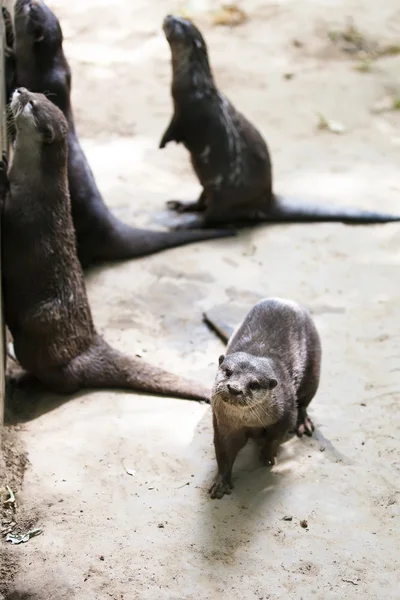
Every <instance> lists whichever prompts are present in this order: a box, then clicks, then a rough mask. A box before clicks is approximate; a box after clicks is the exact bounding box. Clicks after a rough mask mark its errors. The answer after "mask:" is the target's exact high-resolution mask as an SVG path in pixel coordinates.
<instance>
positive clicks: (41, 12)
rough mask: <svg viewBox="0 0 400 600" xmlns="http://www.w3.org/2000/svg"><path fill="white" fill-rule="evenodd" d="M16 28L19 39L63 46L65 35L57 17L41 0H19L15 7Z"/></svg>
mask: <svg viewBox="0 0 400 600" xmlns="http://www.w3.org/2000/svg"><path fill="white" fill-rule="evenodd" d="M14 28H15V36H16V40H17V44H18V41H19V40H21V39H23V40H24V41H25V42H30V43H31V44H32V45H33V44H41V45H42V46H53V47H54V46H55V47H61V46H62V42H63V35H62V31H61V27H60V23H59V22H58V19H57V17H56V16H55V15H54V13H52V11H51V10H50V8H49V7H48V6H46V4H45V3H44V2H41V0H17V1H16V3H15V7H14Z"/></svg>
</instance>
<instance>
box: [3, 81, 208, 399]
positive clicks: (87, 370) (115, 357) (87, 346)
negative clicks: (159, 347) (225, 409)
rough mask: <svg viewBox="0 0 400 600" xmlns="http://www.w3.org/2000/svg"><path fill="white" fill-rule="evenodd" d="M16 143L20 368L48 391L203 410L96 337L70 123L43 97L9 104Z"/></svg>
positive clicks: (182, 382)
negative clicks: (74, 214)
mask: <svg viewBox="0 0 400 600" xmlns="http://www.w3.org/2000/svg"><path fill="white" fill-rule="evenodd" d="M11 110H12V113H13V115H14V121H15V129H16V139H15V143H14V152H13V160H12V164H11V167H10V169H9V173H8V174H7V160H6V156H5V155H4V156H3V160H2V162H1V163H0V199H1V206H0V208H1V209H2V210H3V217H2V225H3V228H2V244H3V249H2V260H3V267H2V268H3V283H4V285H3V292H4V312H5V321H6V324H7V326H8V327H9V330H10V332H11V335H12V337H13V340H14V351H15V355H16V358H17V359H18V361H19V363H20V365H21V366H22V367H23V369H25V371H27V373H28V374H30V375H33V376H34V377H35V378H36V379H38V380H39V381H40V382H41V383H42V384H43V385H44V386H46V387H47V388H48V389H50V390H51V391H54V392H56V393H60V394H71V393H74V392H77V391H78V390H80V389H82V388H117V387H118V388H125V389H130V390H139V391H143V392H150V393H151V392H153V393H156V394H162V395H169V396H175V397H178V398H187V399H193V400H205V399H207V397H209V392H208V390H207V389H205V388H204V387H203V386H202V385H201V384H199V383H196V382H194V381H190V380H187V379H184V378H181V377H178V376H176V375H173V374H172V373H168V372H166V371H164V370H162V369H159V368H157V367H153V366H151V365H149V364H146V363H145V362H143V361H142V360H140V359H133V358H128V357H127V356H124V355H123V354H121V353H120V352H118V351H116V350H114V349H113V348H111V347H110V346H109V345H108V344H107V343H106V342H105V341H104V340H103V338H102V337H101V336H100V335H99V334H98V333H97V332H96V330H95V327H94V324H93V320H92V315H91V311H90V307H89V302H88V298H87V293H86V288H85V283H84V278H83V271H82V267H81V265H80V263H79V260H78V257H77V250H76V236H75V231H74V227H73V223H72V218H71V210H70V198H69V192H68V167H67V164H68V143H67V138H68V123H67V121H66V119H65V117H64V116H63V113H62V112H61V110H60V109H59V108H57V107H56V106H55V104H53V103H52V102H50V100H48V99H47V98H46V97H45V96H44V95H42V94H34V93H31V92H29V91H27V90H26V89H25V88H19V89H17V90H16V91H15V92H14V93H13V96H12V101H11Z"/></svg>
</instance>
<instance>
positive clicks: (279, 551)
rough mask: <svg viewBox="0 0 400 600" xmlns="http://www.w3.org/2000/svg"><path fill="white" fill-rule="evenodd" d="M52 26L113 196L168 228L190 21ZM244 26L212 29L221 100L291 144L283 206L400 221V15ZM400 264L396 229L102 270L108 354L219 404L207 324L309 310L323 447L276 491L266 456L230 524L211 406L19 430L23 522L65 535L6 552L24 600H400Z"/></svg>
mask: <svg viewBox="0 0 400 600" xmlns="http://www.w3.org/2000/svg"><path fill="white" fill-rule="evenodd" d="M49 4H50V6H51V7H52V8H53V9H54V10H55V11H56V12H57V14H58V16H59V18H60V19H61V23H62V26H63V30H64V35H65V50H66V53H67V56H68V58H69V61H70V63H71V67H72V72H73V103H74V110H75V118H76V123H77V127H78V131H79V134H80V137H81V140H82V142H83V145H84V148H85V150H86V152H87V155H88V158H89V161H90V163H91V166H92V168H93V170H94V172H95V175H96V178H97V182H98V184H99V187H100V189H101V190H102V192H103V194H104V197H105V199H106V201H107V203H108V204H109V205H110V206H112V207H113V210H114V211H115V213H116V214H117V215H118V216H119V217H120V218H122V219H124V220H125V221H127V222H134V223H136V224H140V225H147V226H151V227H157V226H160V223H163V222H164V219H165V211H164V203H165V200H167V199H169V198H177V197H178V198H183V199H191V198H194V197H195V196H196V195H197V194H198V193H199V186H198V184H197V181H196V179H195V176H194V174H193V172H192V170H191V167H190V164H189V157H188V154H187V152H186V151H185V149H184V148H182V147H177V146H174V145H170V146H168V148H167V149H166V150H163V151H160V150H158V149H157V146H158V142H159V139H160V137H161V135H162V133H163V131H164V129H165V127H166V125H167V124H168V121H169V118H170V115H171V99H170V93H169V85H170V77H171V68H170V52H169V48H168V45H167V43H166V41H165V39H164V37H163V34H162V31H161V22H162V19H163V17H164V16H165V14H166V13H168V12H172V13H173V12H175V11H177V10H178V9H179V8H180V6H181V5H180V4H179V3H177V2H172V1H171V2H166V1H165V0H164V1H162V0H152V1H151V2H148V1H146V2H145V1H143V0H142V1H137V2H131V1H130V0H115V1H114V2H109V1H105V0H102V1H100V2H99V0H96V2H95V1H93V0H85V1H84V2H82V1H81V0H79V1H78V0H76V1H71V0H68V1H67V0H55V1H53V2H51V3H49ZM197 4H198V3H197ZM188 6H189V10H190V5H188ZM240 6H241V8H243V9H244V10H245V11H246V13H247V15H248V20H247V22H245V23H243V24H242V25H240V26H238V27H235V28H229V27H224V26H216V25H213V23H212V19H211V17H210V16H209V15H200V16H199V17H197V16H196V18H197V22H198V24H199V25H200V26H201V28H202V30H203V32H204V34H205V37H206V40H207V42H208V45H209V51H210V57H211V62H212V66H213V69H214V72H215V76H216V79H217V82H218V84H219V86H220V87H221V88H222V90H223V91H224V92H225V93H226V94H227V95H228V97H229V98H230V99H231V100H232V101H233V102H234V103H235V105H236V106H237V108H239V109H240V110H242V111H243V112H244V113H245V114H246V115H247V116H248V117H249V118H250V119H251V120H252V121H253V122H254V123H256V124H257V126H258V127H259V128H260V130H261V131H262V133H263V134H264V135H265V137H266V139H267V140H268V143H269V147H270V150H271V153H272V157H273V163H274V176H275V189H276V192H278V193H282V194H287V195H289V194H290V195H293V196H298V197H303V198H304V197H305V198H310V199H314V200H321V201H326V202H332V203H333V202H336V203H338V204H339V203H340V204H348V205H354V206H360V207H366V208H379V209H382V210H383V209H384V210H388V211H397V212H399V211H400V110H395V109H396V108H400V91H399V90H400V78H399V73H400V55H397V54H398V53H397V52H396V48H397V49H398V48H399V44H400V10H399V5H398V2H397V1H396V0H387V1H386V2H385V3H376V2H372V0H363V1H361V0H341V1H340V0H339V1H336V2H320V1H318V0H308V1H303V2H296V1H294V0H291V1H290V0H289V1H283V0H282V1H275V2H258V1H255V0H254V1H253V0H248V1H243V2H242V3H241V4H240ZM192 9H193V3H192ZM349 17H352V18H353V29H348V18H349ZM343 32H345V34H344V35H343ZM375 42H377V44H378V46H379V48H380V50H379V51H378V50H377V47H378V46H377V45H376V43H375ZM382 49H383V50H382ZM385 49H386V51H385ZM388 49H391V51H389V50H388ZM332 123H333V125H332ZM335 123H338V124H339V126H338V125H335ZM330 129H333V131H331V130H330ZM338 130H339V131H340V132H341V133H334V131H338ZM399 244H400V227H399V225H396V224H393V225H384V226H376V227H375V226H372V227H346V226H343V225H340V224H332V225H328V224H324V225H298V226H295V225H291V226H274V227H267V226H265V227H259V228H257V229H253V230H251V231H250V230H246V231H244V232H242V233H241V234H240V236H239V238H238V239H229V240H221V241H216V242H206V243H202V244H197V245H193V246H188V247H185V248H181V249H176V250H171V251H168V252H164V253H161V254H159V255H156V256H152V257H148V258H145V259H141V260H137V261H130V262H125V263H123V264H117V265H108V266H105V267H102V268H97V269H94V270H92V271H91V272H90V273H89V274H88V276H87V285H88V290H89V296H90V301H91V306H92V309H93V313H94V317H95V322H96V325H97V327H98V328H99V330H100V331H101V332H102V333H103V334H104V335H105V337H106V339H107V340H108V341H110V342H111V343H112V344H114V345H115V346H116V347H118V348H119V349H121V350H123V351H126V352H128V353H132V354H140V355H142V356H143V357H144V358H146V359H147V360H149V361H151V362H153V363H154V364H158V365H160V366H163V367H164V368H168V369H170V370H171V371H174V372H176V373H182V374H185V375H189V376H192V377H194V378H197V379H199V380H202V381H206V382H208V383H210V384H211V382H212V381H213V377H214V374H215V371H216V365H217V358H218V355H219V354H221V352H222V350H223V346H222V344H221V342H219V341H218V340H217V339H216V338H215V337H214V336H213V335H212V334H211V333H210V331H209V330H208V329H207V327H206V326H205V325H204V324H203V322H202V312H203V311H204V310H205V309H208V308H210V307H212V306H215V305H220V304H224V303H229V304H230V305H232V306H235V307H236V308H238V310H239V312H240V311H242V312H244V311H245V310H246V309H247V308H249V307H250V306H251V305H252V303H254V302H255V301H256V300H257V299H259V298H260V297H263V296H268V295H275V296H282V297H288V298H293V299H295V300H297V301H299V302H301V303H303V304H304V305H306V306H308V307H309V308H310V309H311V311H312V313H313V315H314V317H315V320H316V323H317V326H318V328H319V331H320V334H321V337H322V343H323V368H322V380H321V386H320V389H319V391H318V394H317V396H316V398H315V399H314V401H313V403H312V406H311V411H310V412H311V416H312V417H313V419H314V422H315V423H316V426H317V431H316V433H315V436H314V438H313V439H301V440H299V439H291V440H290V441H288V442H287V443H285V444H284V445H283V447H282V449H281V451H280V453H279V457H278V464H277V465H276V466H275V467H274V468H273V469H272V470H269V469H265V468H264V467H261V466H260V465H259V463H258V462H257V460H255V458H254V450H253V448H252V447H251V446H249V447H248V448H246V449H245V451H244V452H243V453H242V455H241V456H240V458H239V460H238V463H237V465H236V468H235V483H236V485H235V490H234V493H233V494H232V495H231V496H229V497H225V498H224V499H223V500H221V501H211V500H210V499H209V498H208V494H207V489H208V486H209V483H210V481H211V479H212V477H213V474H214V471H215V458H214V452H213V445H212V424H211V410H210V408H209V407H208V406H207V405H205V404H197V403H195V402H187V401H182V400H173V399H163V398H156V397H151V396H141V395H139V394H136V395H135V394H128V393H121V392H93V393H85V394H80V395H78V396H76V397H74V398H71V399H70V400H69V401H68V402H64V401H63V399H61V398H59V397H54V396H50V395H48V396H46V397H43V396H38V397H36V396H33V397H32V401H31V406H30V408H29V410H28V411H25V412H24V413H20V412H18V411H17V410H14V408H13V406H9V421H10V422H11V423H14V425H10V427H11V429H12V428H13V427H15V426H17V427H18V431H17V432H16V433H15V435H18V437H19V440H20V444H21V449H23V450H24V451H25V450H26V452H27V455H28V458H29V465H28V467H27V469H26V472H25V479H24V484H23V487H22V489H21V490H16V492H17V499H18V502H19V503H20V505H21V506H22V507H23V508H21V509H19V510H22V512H21V519H26V518H27V515H34V522H33V520H32V522H30V525H31V526H35V527H40V528H41V529H42V530H43V533H42V534H41V535H39V536H37V537H35V538H33V539H31V540H30V541H29V542H28V543H26V544H21V545H16V546H11V545H10V544H9V545H6V544H5V542H4V543H3V542H1V546H0V547H1V554H0V560H1V559H2V560H3V563H2V564H3V570H1V569H0V573H1V575H2V577H3V581H2V582H1V583H2V585H3V588H4V589H3V592H4V598H7V599H8V600H10V599H12V598H14V600H16V599H18V598H19V599H21V598H26V599H28V598H35V599H37V600H50V599H51V600H71V599H72V598H76V599H77V600H83V599H85V600H103V599H104V598H113V599H115V600H117V599H118V600H120V599H124V600H136V599H137V600H162V599H165V600H183V599H185V600H191V599H197V598H201V599H202V600H208V599H210V600H211V599H212V600H214V599H216V600H219V599H223V598H229V599H230V600H243V599H244V598H245V599H249V600H250V599H251V600H252V599H254V600H262V599H264V600H266V599H269V600H278V599H291V600H294V599H299V600H300V599H301V598H304V599H305V598H310V597H313V598H317V599H321V600H322V599H323V600H329V599H334V600H337V599H339V598H347V599H353V598H364V599H366V600H373V599H378V598H379V599H380V598H386V599H388V600H394V599H395V598H398V597H399V596H398V594H399V589H400V581H399V578H400V576H399V542H400V539H399V529H398V527H397V529H396V526H395V525H396V521H397V520H396V517H397V518H398V514H399V487H398V482H399V475H400V453H399V443H398V432H399V426H400V419H399V410H398V400H399V398H398V396H399V364H398V356H399V351H398V345H399V344H398V342H399V327H398V324H399V312H398V307H399V303H400V288H399V284H398V281H399V263H400V251H399ZM21 421H23V422H22V423H21ZM16 422H18V424H17V423H16ZM14 451H15V450H14ZM21 456H23V454H22V455H21ZM21 460H22V463H19V464H20V467H21V466H24V465H25V463H24V461H23V459H21ZM20 467H19V468H20ZM18 472H19V471H18ZM13 482H14V483H13V485H16V486H17V487H18V486H20V481H17V480H13ZM285 516H290V517H292V520H290V521H289V520H284V519H283V518H284V517H285ZM17 517H18V511H17ZM301 520H306V521H307V522H308V527H307V528H303V527H301V526H300V521H301ZM25 522H26V523H28V521H25ZM5 565H6V566H7V568H5V567H4V566H5ZM12 566H13V567H14V568H12ZM13 570H14V571H15V573H13V572H12V571H13ZM13 574H14V575H15V577H14V578H13V581H11V575H13ZM6 590H7V591H6ZM0 597H1V594H0Z"/></svg>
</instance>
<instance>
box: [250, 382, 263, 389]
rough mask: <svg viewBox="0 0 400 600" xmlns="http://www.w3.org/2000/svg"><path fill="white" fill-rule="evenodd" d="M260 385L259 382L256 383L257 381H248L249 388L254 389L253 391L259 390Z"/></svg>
mask: <svg viewBox="0 0 400 600" xmlns="http://www.w3.org/2000/svg"><path fill="white" fill-rule="evenodd" d="M260 387H261V386H260V384H259V383H258V381H252V382H251V383H250V385H249V388H250V389H251V390H254V391H255V390H259V389H260Z"/></svg>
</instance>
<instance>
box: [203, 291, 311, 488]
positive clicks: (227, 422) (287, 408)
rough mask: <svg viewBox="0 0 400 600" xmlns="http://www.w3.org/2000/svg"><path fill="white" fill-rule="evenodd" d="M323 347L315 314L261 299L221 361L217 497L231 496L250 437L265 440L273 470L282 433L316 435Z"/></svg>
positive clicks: (216, 405)
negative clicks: (312, 409)
mask: <svg viewBox="0 0 400 600" xmlns="http://www.w3.org/2000/svg"><path fill="white" fill-rule="evenodd" d="M320 365H321V343H320V339H319V335H318V332H317V329H316V327H315V325H314V323H313V320H312V318H311V316H310V314H309V313H308V312H307V311H306V309H304V308H302V307H301V306H299V305H298V304H296V303H295V302H292V301H290V300H283V299H280V298H266V299H264V300H260V302H257V304H256V305H255V306H254V307H253V308H252V309H251V310H250V311H249V313H248V314H247V316H246V317H245V319H244V321H243V323H242V324H241V325H240V326H239V328H238V329H237V330H236V332H235V333H234V334H233V336H232V337H231V339H230V341H229V343H228V346H227V349H226V355H225V356H224V355H222V356H220V358H219V369H218V372H217V376H216V379H215V383H214V387H213V391H212V397H211V404H212V410H213V426H214V446H215V454H216V458H217V464H218V475H217V477H216V478H215V481H214V482H213V484H212V486H211V488H210V495H211V498H222V497H223V496H224V495H225V494H230V493H231V489H232V487H233V485H232V467H233V463H234V461H235V459H236V456H237V454H238V452H239V450H241V448H243V446H244V445H245V444H246V442H247V440H248V439H249V438H250V437H254V438H263V445H262V448H261V459H262V461H263V462H264V463H265V464H270V465H273V464H274V463H275V456H276V453H277V450H278V447H279V444H280V443H281V442H282V440H283V437H284V435H285V434H286V433H287V432H288V431H291V430H293V429H295V430H296V432H297V435H299V436H302V435H303V434H304V433H305V434H306V435H309V436H311V435H312V432H313V430H314V425H313V423H312V421H311V419H310V417H309V416H308V415H307V407H308V405H309V403H310V402H311V400H312V399H313V397H314V396H315V394H316V391H317V389H318V385H319V377H320Z"/></svg>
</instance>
